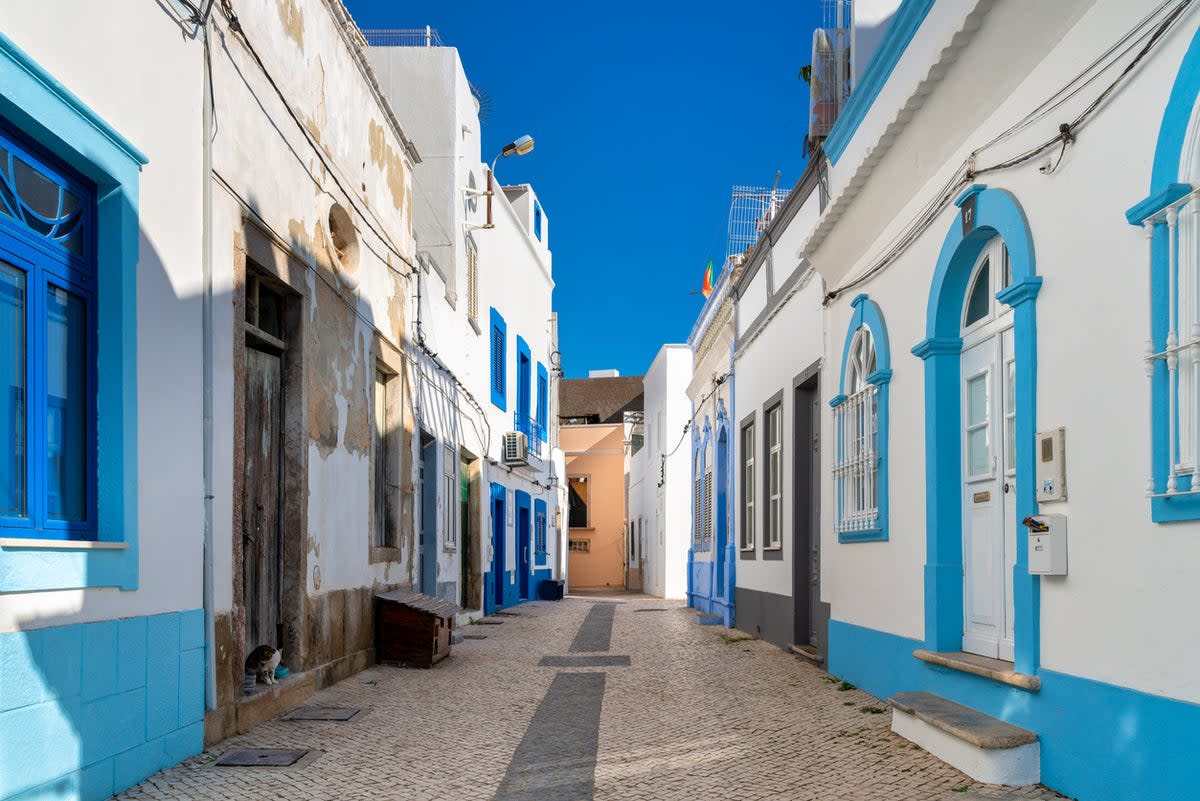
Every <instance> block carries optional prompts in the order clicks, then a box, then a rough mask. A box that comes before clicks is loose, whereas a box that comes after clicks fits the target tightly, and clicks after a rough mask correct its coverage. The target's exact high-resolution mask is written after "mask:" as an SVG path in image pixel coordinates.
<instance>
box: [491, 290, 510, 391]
mask: <svg viewBox="0 0 1200 801" xmlns="http://www.w3.org/2000/svg"><path fill="white" fill-rule="evenodd" d="M490 319H491V328H490V329H489V331H490V337H489V341H488V347H489V349H490V351H491V371H490V372H489V374H488V385H489V386H490V387H491V392H492V404H493V405H494V406H495V407H496V408H498V409H499V410H500V411H502V412H503V411H507V410H508V393H507V387H508V375H507V372H508V371H507V369H506V368H507V365H506V364H505V361H506V358H507V354H508V325H507V324H506V323H505V322H504V318H503V317H502V316H501V315H500V312H498V311H496V307H495V306H492V307H491V311H490Z"/></svg>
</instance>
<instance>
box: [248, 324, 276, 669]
mask: <svg viewBox="0 0 1200 801" xmlns="http://www.w3.org/2000/svg"><path fill="white" fill-rule="evenodd" d="M280 361H281V360H280V357H279V356H278V355H276V354H273V353H267V352H265V351H261V350H256V349H254V348H247V349H246V437H245V442H246V481H245V489H244V491H243V497H242V577H243V582H244V583H243V585H242V586H243V588H244V589H243V600H244V602H245V607H246V650H247V653H249V651H251V650H253V649H254V648H256V647H258V646H259V645H271V646H273V647H279V636H280V622H281V621H280V605H281V597H282V596H281V586H282V581H281V574H282V572H283V570H282V559H283V549H282V547H281V531H280V526H279V501H280V479H281V475H280V461H281V454H280V448H281V434H282V414H283V410H282V403H281V396H282V390H283V371H282V365H281V363H280Z"/></svg>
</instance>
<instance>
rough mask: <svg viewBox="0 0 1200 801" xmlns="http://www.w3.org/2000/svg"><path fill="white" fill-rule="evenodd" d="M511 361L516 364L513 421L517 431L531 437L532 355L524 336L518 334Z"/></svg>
mask: <svg viewBox="0 0 1200 801" xmlns="http://www.w3.org/2000/svg"><path fill="white" fill-rule="evenodd" d="M513 363H514V364H516V366H517V397H516V402H517V408H516V412H515V415H514V416H515V418H516V420H515V421H514V422H515V423H516V427H517V431H521V432H523V433H524V434H525V436H527V437H529V439H531V440H532V439H533V436H534V434H533V425H532V420H531V418H530V416H529V404H530V393H531V392H532V391H533V389H532V387H533V376H532V373H533V356H532V355H531V353H530V350H529V343H528V342H526V341H525V338H524V337H522V336H520V335H518V336H517V345H516V355H515V357H514V359H513Z"/></svg>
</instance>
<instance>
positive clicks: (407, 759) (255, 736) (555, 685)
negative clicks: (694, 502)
mask: <svg viewBox="0 0 1200 801" xmlns="http://www.w3.org/2000/svg"><path fill="white" fill-rule="evenodd" d="M511 611H512V612H513V613H514V614H513V615H506V616H503V617H497V618H496V620H501V621H503V625H498V626H470V627H467V628H466V629H465V630H464V632H465V633H468V634H472V635H477V634H483V635H486V638H485V639H467V640H464V641H463V642H462V643H460V644H459V645H456V646H454V650H453V656H452V657H451V658H450V659H448V660H445V661H443V662H442V663H441V664H439V665H438V666H437V667H435V668H434V669H432V670H406V669H401V668H394V667H375V668H372V669H370V670H368V671H366V672H364V673H361V674H359V675H357V676H353V677H351V678H349V679H347V680H346V681H344V682H342V683H341V684H338V685H336V686H334V687H330V688H328V689H326V690H324V691H322V692H320V693H318V694H317V695H316V696H314V697H313V698H312V699H310V700H309V702H308V703H307V705H308V706H318V705H319V706H331V707H358V708H364V709H366V710H368V712H367V714H365V715H362V716H359V717H357V718H356V719H354V720H352V721H351V722H348V723H344V722H335V721H285V720H278V719H277V720H272V721H268V722H266V723H264V724H262V725H261V726H259V727H257V728H256V729H254V730H253V731H251V732H249V733H248V734H244V735H239V736H237V737H233V738H230V739H229V740H226V741H224V742H222V743H220V744H219V745H217V746H215V747H214V748H212V749H211V750H210V751H209V752H206V753H204V754H202V755H200V756H198V757H196V758H194V759H191V760H188V761H187V762H185V763H183V764H182V765H179V766H177V767H175V768H172V769H171V770H167V771H164V772H162V773H159V774H157V775H156V776H153V777H151V778H150V779H149V780H148V781H146V782H145V783H143V784H141V785H139V786H138V787H135V788H133V789H131V790H129V791H127V792H126V793H124V794H123V795H121V796H118V798H119V799H122V801H134V799H171V800H172V801H199V800H200V799H204V800H206V801H207V800H208V799H213V801H216V800H217V799H220V801H226V799H245V800H246V801H259V800H260V799H276V798H278V799H285V800H286V801H310V800H314V801H315V800H317V799H319V800H320V801H334V799H337V801H360V800H361V801H392V800H393V799H394V800H395V801H408V800H409V799H413V801H417V800H418V799H419V800H421V801H424V800H425V799H428V800H429V801H435V800H436V801H441V800H442V799H447V800H452V801H457V800H458V799H495V800H496V801H534V799H537V801H555V800H557V799H562V801H587V799H595V801H643V800H644V801H652V800H653V801H666V800H668V799H681V801H707V800H708V799H712V800H713V801H755V800H757V799H781V800H786V801H802V800H806V799H811V800H812V801H837V800H839V799H855V800H856V801H857V800H859V799H861V801H892V800H893V799H895V800H896V801H899V800H901V799H904V800H906V801H907V800H908V799H912V800H913V801H918V800H919V801H926V799H929V800H930V801H959V800H963V799H965V800H966V801H971V799H977V800H978V801H983V799H988V801H1001V800H1003V801H1015V800H1016V799H1021V801H1046V800H1048V799H1057V798H1059V796H1058V795H1057V794H1055V793H1052V792H1050V791H1048V790H1046V789H1044V788H1036V787H1035V788H1025V789H1022V790H1002V789H1000V788H994V787H988V786H986V785H980V784H978V783H976V782H973V781H972V780H970V779H968V778H967V777H965V776H964V775H963V774H961V773H959V772H958V771H956V770H954V769H953V768H951V767H949V766H947V765H945V764H943V763H942V762H940V761H938V760H937V759H935V758H933V757H932V756H930V755H929V754H927V753H925V752H924V751H921V750H919V749H917V748H916V747H915V746H913V745H911V744H910V743H908V742H907V741H906V740H903V739H901V738H900V737H897V736H896V735H894V734H892V733H891V730H890V728H889V727H890V715H889V714H888V713H887V712H886V711H883V710H884V708H885V707H886V704H885V703H883V702H881V701H879V700H878V699H876V698H873V697H871V696H869V695H867V694H865V693H863V692H860V691H858V690H853V689H850V690H843V689H842V688H840V687H839V685H838V683H837V682H835V681H833V680H832V679H831V678H830V677H828V676H827V675H826V674H825V673H823V672H822V671H821V670H819V669H818V668H816V667H813V666H812V665H810V664H809V663H807V662H805V661H803V660H801V659H799V658H797V657H794V656H792V655H790V654H787V653H784V652H782V651H780V650H779V649H778V648H775V647H774V646H771V645H768V644H766V643H763V642H760V641H758V640H754V639H750V638H746V637H745V635H742V634H740V633H739V632H731V631H728V630H726V629H723V628H721V627H719V626H700V625H697V624H696V623H695V612H694V611H693V610H689V609H686V608H685V607H683V606H682V605H681V604H679V603H676V602H671V601H663V600H661V599H656V598H648V597H646V596H637V595H611V596H605V597H598V596H597V597H592V596H588V597H569V598H567V599H566V600H564V601H561V602H545V601H538V602H533V603H529V604H525V605H523V606H520V607H517V608H515V609H513V610H511ZM248 747H258V748H303V749H311V750H312V753H310V754H309V756H308V757H306V758H305V759H303V760H301V761H300V762H299V763H297V764H296V765H293V766H291V767H285V768H266V767H224V766H218V765H216V764H215V763H216V761H217V759H218V758H220V756H221V755H223V754H225V753H227V752H229V751H230V750H232V749H234V748H248Z"/></svg>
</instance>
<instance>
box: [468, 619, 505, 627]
mask: <svg viewBox="0 0 1200 801" xmlns="http://www.w3.org/2000/svg"><path fill="white" fill-rule="evenodd" d="M503 623H504V621H503V620H488V619H486V618H484V619H483V620H476V621H475V625H477V626H499V625H502V624H503Z"/></svg>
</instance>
